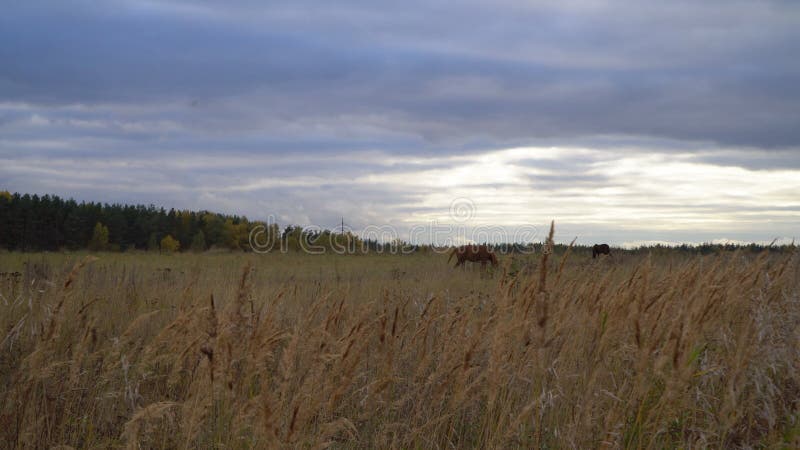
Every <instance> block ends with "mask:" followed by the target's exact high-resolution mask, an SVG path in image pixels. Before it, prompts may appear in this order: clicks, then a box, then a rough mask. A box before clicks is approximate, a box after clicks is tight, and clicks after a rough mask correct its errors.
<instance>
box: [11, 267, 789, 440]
mask: <svg viewBox="0 0 800 450" xmlns="http://www.w3.org/2000/svg"><path fill="white" fill-rule="evenodd" d="M48 258H50V259H47V258H45V257H42V260H41V261H40V262H39V264H40V265H43V266H45V267H47V268H48V269H47V270H48V271H49V273H50V275H49V277H47V278H46V279H43V278H36V276H41V274H38V275H37V274H33V273H29V274H27V275H26V276H25V277H24V278H23V280H22V281H20V282H15V283H11V282H9V283H6V284H5V285H4V289H5V291H4V296H3V298H2V300H0V310H2V318H0V325H1V326H2V327H3V328H2V336H0V338H1V339H2V348H1V349H0V381H2V385H0V408H1V409H0V414H1V415H0V446H2V447H3V448H48V447H51V446H57V445H67V446H71V447H74V448H131V449H138V448H197V447H200V448H217V447H219V448H222V447H224V448H298V447H300V448H326V447H329V446H335V447H337V448H754V447H770V448H780V447H782V446H783V447H786V448H792V447H794V448H797V447H798V444H800V441H799V440H798V439H799V437H800V425H799V424H798V419H800V412H799V408H800V404H799V402H800V375H798V373H800V353H799V352H800V325H798V324H800V297H799V296H798V295H799V291H800V289H798V288H799V287H800V256H799V255H798V254H797V253H793V254H784V255H770V254H766V253H765V254H761V255H758V256H752V255H749V254H743V253H728V254H720V255H715V256H708V257H681V258H663V259H659V258H650V257H641V258H639V257H637V258H628V259H625V257H624V256H621V257H620V258H622V259H621V260H620V259H617V260H609V259H602V260H600V261H590V260H588V259H587V258H585V257H583V256H574V255H570V254H569V251H568V252H567V253H566V254H564V255H552V254H550V253H549V252H546V253H544V254H543V255H540V257H538V260H537V261H530V265H531V267H532V268H531V270H519V271H515V273H516V275H514V276H512V275H508V274H506V275H502V274H500V273H498V274H496V276H495V277H494V278H491V279H490V278H488V277H480V276H479V273H478V272H475V271H469V270H467V271H460V270H452V269H450V268H447V267H445V263H444V258H443V257H438V256H426V257H416V256H414V257H407V258H406V259H403V257H394V259H391V258H390V257H383V258H387V259H381V257H377V256H369V257H352V258H349V259H348V257H342V258H339V259H321V260H320V259H314V257H307V256H303V257H301V256H297V257H288V256H275V257H265V258H266V259H259V258H257V257H253V256H239V257H235V258H234V257H230V258H224V259H219V258H216V259H215V258H213V257H196V258H192V259H188V258H189V257H187V259H180V258H173V259H169V258H168V257H160V258H153V257H148V258H144V259H143V260H137V259H136V258H137V257H134V256H130V257H114V258H117V259H113V260H112V261H104V259H106V258H107V256H103V257H101V259H100V260H99V261H92V260H90V259H86V260H81V261H79V262H78V263H77V264H75V265H74V267H72V268H69V269H62V268H61V267H60V266H59V265H58V264H59V261H61V259H58V258H60V257H55V256H53V257H48ZM108 258H111V257H108ZM125 258H130V259H125ZM281 258H290V259H286V260H282V259H281ZM291 258H296V259H291ZM312 260H313V261H322V264H326V265H333V264H340V265H339V266H337V268H336V269H335V273H331V272H330V271H328V269H329V268H328V267H326V268H323V267H321V266H320V267H314V266H313V264H317V262H310V261H312ZM287 261H289V262H288V263H287ZM223 263H224V264H223ZM232 263H235V265H234V264H232ZM506 263H507V264H508V261H506ZM6 264H8V265H11V264H12V261H10V260H9V261H7V262H6ZM287 264H288V266H290V269H289V271H288V272H286V271H285V270H286V269H285V268H286V266H287ZM163 265H172V266H173V267H172V268H170V270H163V267H162V266H163ZM420 267H421V268H420ZM317 269H318V270H319V271H318V272H316V270H317ZM323 269H324V270H323ZM398 274H399V275H398Z"/></svg>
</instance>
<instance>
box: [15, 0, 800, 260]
mask: <svg viewBox="0 0 800 450" xmlns="http://www.w3.org/2000/svg"><path fill="white" fill-rule="evenodd" d="M219 5H224V6H219ZM333 5H335V6H333ZM3 189H7V190H10V191H19V192H29V193H40V194H43V193H54V194H58V195H61V196H66V197H74V198H76V199H78V200H96V201H104V202H125V203H154V204H156V205H163V206H165V207H175V208H190V209H210V210H214V211H220V212H227V213H238V214H245V215H247V216H248V217H250V218H253V219H265V218H267V217H270V216H272V217H275V219H276V220H277V221H278V222H279V223H280V224H282V225H285V224H289V223H295V224H300V225H317V226H322V227H333V226H335V224H336V223H338V222H339V221H340V219H341V217H342V216H344V218H345V222H346V223H347V225H349V226H350V227H352V228H353V229H355V230H360V229H363V228H364V227H367V226H371V225H372V226H384V225H390V226H394V227H397V229H398V230H401V233H408V232H409V230H411V229H412V228H413V227H415V226H420V225H424V226H431V227H448V226H451V225H457V226H463V227H473V228H474V227H481V226H490V225H492V226H502V227H505V228H506V229H509V230H518V229H520V228H525V229H531V228H532V229H538V230H539V231H540V234H543V233H544V232H545V231H546V230H545V228H546V225H545V224H546V223H549V221H550V220H551V219H555V221H556V224H557V235H558V237H559V240H561V241H569V240H571V239H572V238H573V237H575V236H578V238H579V242H582V243H591V242H598V241H606V242H610V243H613V244H625V243H633V242H644V241H652V242H656V241H658V242H703V241H712V240H720V239H730V240H740V241H748V242H749V241H771V240H773V239H774V238H783V239H787V240H791V239H792V238H795V237H798V238H800V2H796V1H777V0H776V1H738V0H719V1H704V2H697V1H693V0H686V1H683V0H678V1H670V2H662V1H653V2H649V1H640V0H636V1H615V2H606V1H595V0H567V1H563V0H562V1H559V2H545V1H513V0H487V1H463V2H443V1H431V0H426V1H418V0H408V1H404V2H390V1H380V0H379V1H363V0H343V1H337V2H329V1H319V2H317V1H309V0H296V1H292V2H269V1H262V0H235V1H228V2H211V1H196V2H189V1H182V0H138V1H125V0H109V1H104V2H96V1H85V2H84V1H64V0H58V1H55V0H53V1H38V0H30V1H25V2H2V3H0V190H3ZM540 238H541V236H539V237H538V238H536V239H534V240H540Z"/></svg>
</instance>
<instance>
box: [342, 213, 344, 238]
mask: <svg viewBox="0 0 800 450" xmlns="http://www.w3.org/2000/svg"><path fill="white" fill-rule="evenodd" d="M342 234H344V217H342Z"/></svg>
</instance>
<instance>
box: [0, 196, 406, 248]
mask: <svg viewBox="0 0 800 450" xmlns="http://www.w3.org/2000/svg"><path fill="white" fill-rule="evenodd" d="M254 230H255V233H254V244H255V247H253V246H251V243H250V234H251V232H253V231H254ZM389 245H392V244H386V243H380V242H378V241H374V240H367V241H362V240H360V239H359V238H358V237H356V236H354V235H352V234H350V233H344V234H340V233H334V232H332V231H330V230H308V229H304V228H302V227H300V226H294V225H290V226H287V227H285V228H284V229H282V230H281V229H280V228H279V227H278V225H277V224H274V223H273V224H267V223H264V222H260V221H250V220H248V219H247V217H244V216H237V215H226V214H219V213H213V212H209V211H186V210H175V209H170V210H166V209H164V208H157V207H156V206H154V205H149V206H145V205H123V204H117V203H114V204H107V203H97V202H80V203H78V202H77V201H75V200H73V199H68V200H65V199H63V198H60V197H58V196H56V195H43V196H39V195H29V194H20V193H14V194H11V193H10V192H8V191H0V248H2V249H7V250H15V251H57V250H81V249H89V250H93V251H100V250H103V251H127V250H132V249H137V250H149V251H167V252H175V251H205V250H209V249H228V250H242V251H252V250H253V248H255V249H256V250H257V251H262V252H266V251H279V250H281V249H283V250H285V251H302V250H304V249H305V250H306V251H309V250H310V251H311V252H320V253H322V252H329V251H331V250H334V251H336V252H339V253H343V252H344V253H353V252H356V251H364V250H366V251H384V250H387V247H388V246H389ZM403 245H405V244H403ZM414 248H415V249H416V247H414Z"/></svg>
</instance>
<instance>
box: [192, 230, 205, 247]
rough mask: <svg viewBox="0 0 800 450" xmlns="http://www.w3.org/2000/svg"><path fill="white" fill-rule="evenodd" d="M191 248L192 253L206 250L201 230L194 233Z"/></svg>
mask: <svg viewBox="0 0 800 450" xmlns="http://www.w3.org/2000/svg"><path fill="white" fill-rule="evenodd" d="M191 248H192V251H193V252H204V251H205V250H206V235H205V234H203V230H200V231H198V232H197V233H195V235H194V238H192V247H191Z"/></svg>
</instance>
